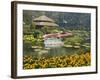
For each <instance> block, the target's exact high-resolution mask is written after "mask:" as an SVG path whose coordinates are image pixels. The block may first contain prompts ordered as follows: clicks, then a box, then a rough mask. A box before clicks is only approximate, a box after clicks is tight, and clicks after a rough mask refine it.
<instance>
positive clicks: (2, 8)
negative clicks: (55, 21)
mask: <svg viewBox="0 0 100 80" xmlns="http://www.w3.org/2000/svg"><path fill="white" fill-rule="evenodd" d="M16 1H18V0H16ZM24 1H26V0H24ZM27 1H28V0H27ZM30 1H35V2H39V1H40V2H51V3H64V4H65V3H66V4H80V5H97V6H98V8H99V11H98V12H99V13H98V14H100V0H30ZM10 7H11V0H0V80H13V79H11V78H10V67H11V66H10V65H11V62H10V59H11V39H10V38H11V11H10V10H11V8H10ZM98 19H99V21H98V22H100V16H99V15H98ZM98 26H100V24H98ZM99 30H100V27H98V34H99V35H100V31H99ZM98 41H99V42H98V49H99V47H100V45H99V44H100V37H99V38H98ZM99 52H100V50H99V51H98V53H99ZM98 55H99V56H98V57H100V54H98ZM98 61H100V58H99V60H98ZM98 65H99V67H100V62H99V63H98ZM22 80H24V79H22ZM28 80H33V78H30V79H28ZM34 80H100V69H99V73H98V74H91V75H89V74H88V75H75V76H60V77H45V78H35V79H34Z"/></svg>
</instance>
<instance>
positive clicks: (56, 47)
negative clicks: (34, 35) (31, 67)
mask: <svg viewBox="0 0 100 80" xmlns="http://www.w3.org/2000/svg"><path fill="white" fill-rule="evenodd" d="M88 44H90V43H88ZM85 45H87V44H85ZM85 45H83V46H72V45H66V46H67V47H66V46H64V44H63V42H62V40H61V39H60V38H48V39H46V40H44V47H42V48H39V47H37V48H30V49H29V50H24V54H28V55H33V56H35V57H42V56H44V57H45V56H46V57H53V56H61V55H71V54H81V53H85V52H88V51H90V47H87V46H85ZM71 46H72V47H71ZM25 51H27V52H25Z"/></svg>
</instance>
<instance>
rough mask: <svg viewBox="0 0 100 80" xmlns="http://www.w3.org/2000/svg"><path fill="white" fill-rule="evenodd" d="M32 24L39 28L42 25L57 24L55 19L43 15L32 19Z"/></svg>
mask: <svg viewBox="0 0 100 80" xmlns="http://www.w3.org/2000/svg"><path fill="white" fill-rule="evenodd" d="M33 22H34V24H35V25H36V28H41V27H44V26H48V27H52V26H54V27H56V26H58V24H56V23H55V21H54V20H53V19H51V18H49V17H47V16H45V15H42V16H40V17H38V18H35V19H33Z"/></svg>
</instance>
